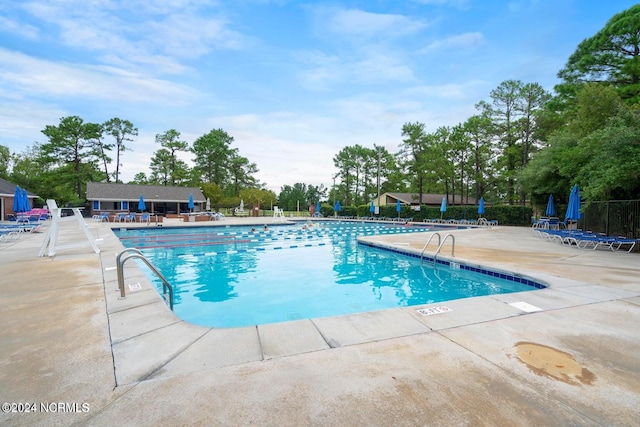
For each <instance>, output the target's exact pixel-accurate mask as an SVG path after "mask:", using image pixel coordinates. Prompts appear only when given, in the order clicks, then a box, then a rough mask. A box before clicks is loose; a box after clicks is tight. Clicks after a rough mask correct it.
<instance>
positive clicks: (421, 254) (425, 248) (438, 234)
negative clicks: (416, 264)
mask: <svg viewBox="0 0 640 427" xmlns="http://www.w3.org/2000/svg"><path fill="white" fill-rule="evenodd" d="M433 236H438V247H440V245H441V243H442V236H440V233H438V232H435V233H431V236H429V240H427V243H426V244H425V245H424V247H423V248H422V252H420V262H422V258H423V256H424V251H426V250H427V246H429V243H431V240H433Z"/></svg>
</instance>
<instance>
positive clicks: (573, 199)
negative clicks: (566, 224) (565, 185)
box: [565, 184, 582, 221]
mask: <svg viewBox="0 0 640 427" xmlns="http://www.w3.org/2000/svg"><path fill="white" fill-rule="evenodd" d="M565 218H566V219H568V220H571V221H578V220H579V219H580V218H582V214H581V213H580V188H578V184H576V185H574V186H573V189H572V190H571V194H570V195H569V205H568V206H567V214H566V215H565Z"/></svg>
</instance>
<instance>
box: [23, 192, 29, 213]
mask: <svg viewBox="0 0 640 427" xmlns="http://www.w3.org/2000/svg"><path fill="white" fill-rule="evenodd" d="M22 209H23V212H29V211H30V210H31V202H29V195H28V194H27V190H25V189H22Z"/></svg>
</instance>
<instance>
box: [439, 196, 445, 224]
mask: <svg viewBox="0 0 640 427" xmlns="http://www.w3.org/2000/svg"><path fill="white" fill-rule="evenodd" d="M446 211H447V199H446V198H445V197H443V198H442V203H441V204H440V219H442V214H443V213H445V212H446Z"/></svg>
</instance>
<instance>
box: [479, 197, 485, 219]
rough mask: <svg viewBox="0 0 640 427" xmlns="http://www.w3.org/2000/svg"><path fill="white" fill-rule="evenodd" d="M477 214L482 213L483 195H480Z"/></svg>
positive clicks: (480, 214)
mask: <svg viewBox="0 0 640 427" xmlns="http://www.w3.org/2000/svg"><path fill="white" fill-rule="evenodd" d="M478 215H479V216H482V215H484V197H480V204H479V205H478Z"/></svg>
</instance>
